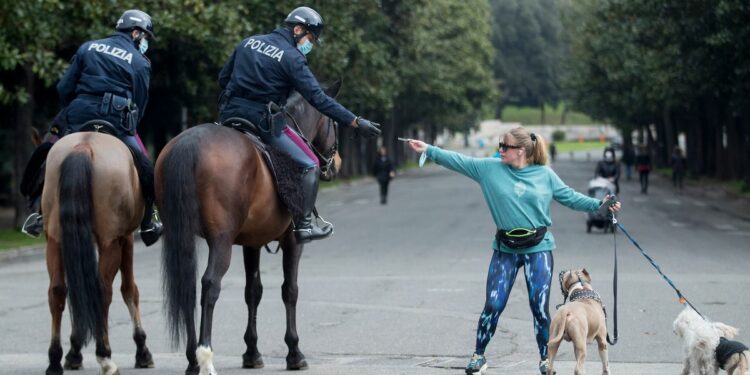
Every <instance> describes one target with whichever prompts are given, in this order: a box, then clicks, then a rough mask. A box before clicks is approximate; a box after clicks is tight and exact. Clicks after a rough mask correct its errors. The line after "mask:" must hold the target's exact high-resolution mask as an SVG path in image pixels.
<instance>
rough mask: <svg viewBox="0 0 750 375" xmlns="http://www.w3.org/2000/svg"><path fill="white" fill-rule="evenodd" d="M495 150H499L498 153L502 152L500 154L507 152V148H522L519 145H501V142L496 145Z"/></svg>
mask: <svg viewBox="0 0 750 375" xmlns="http://www.w3.org/2000/svg"><path fill="white" fill-rule="evenodd" d="M497 148H499V149H500V151H502V152H508V149H509V148H512V149H521V148H523V147H522V146H519V145H509V144H507V143H503V142H500V143H499V144H498V145H497Z"/></svg>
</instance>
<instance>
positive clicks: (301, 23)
mask: <svg viewBox="0 0 750 375" xmlns="http://www.w3.org/2000/svg"><path fill="white" fill-rule="evenodd" d="M284 22H285V27H281V28H278V29H276V30H274V31H273V32H272V33H270V34H264V35H254V36H251V37H249V38H246V39H244V40H242V41H241V42H240V44H239V45H238V46H237V48H236V49H235V50H234V52H233V53H232V56H231V57H230V59H229V61H228V62H227V63H226V65H224V68H223V69H222V70H221V72H220V73H219V85H220V86H221V88H222V90H223V91H222V95H221V99H220V101H219V112H220V117H221V121H222V122H224V121H225V120H226V119H229V118H231V117H241V118H244V119H247V120H249V121H250V122H252V123H253V124H256V125H261V126H263V125H262V124H263V122H264V121H265V119H266V118H267V117H265V116H267V114H268V103H269V102H274V103H279V104H283V103H285V102H286V100H287V97H288V96H289V94H290V92H291V91H292V90H296V91H297V92H299V93H300V94H301V95H302V97H303V98H305V100H307V101H308V102H309V103H310V104H311V105H312V106H313V107H315V108H316V109H317V110H318V111H320V112H321V113H323V114H324V115H326V116H328V117H330V118H332V119H333V120H334V121H336V122H338V123H339V124H350V125H351V126H352V127H353V128H357V129H358V132H359V134H362V135H363V136H365V137H368V138H369V137H375V136H378V135H379V134H380V129H379V127H380V125H379V124H377V123H374V122H371V121H369V120H366V119H364V118H362V117H357V116H355V115H354V114H352V113H351V112H350V111H349V110H347V109H346V108H344V106H342V105H341V104H339V103H338V102H336V101H335V100H334V99H333V98H331V97H329V96H328V95H326V94H325V92H323V90H322V89H321V87H320V84H319V83H318V81H317V79H316V78H315V76H314V75H313V73H312V72H311V71H310V68H309V66H308V65H307V59H306V58H305V55H307V54H308V53H309V52H310V51H311V50H312V49H313V45H314V44H315V43H317V41H318V39H319V38H320V34H321V33H322V32H323V26H324V25H323V18H322V17H321V16H320V14H318V12H316V11H315V10H313V9H311V8H308V7H299V8H297V9H294V10H293V11H292V12H291V13H289V15H288V16H287V17H286V20H285V21H284ZM261 138H262V139H263V141H264V142H265V143H267V144H270V145H273V146H274V147H276V148H279V149H281V150H283V151H284V152H286V153H288V154H289V155H290V156H291V157H292V158H293V159H294V160H295V161H296V162H297V163H298V164H300V165H301V166H303V167H304V172H303V173H304V174H303V177H302V184H303V187H302V188H303V189H302V190H303V192H304V195H305V199H304V215H302V216H299V217H296V218H295V219H294V226H295V230H294V233H295V237H296V239H297V242H298V243H306V242H310V241H312V240H317V239H322V238H325V237H328V236H329V235H330V234H331V233H332V232H333V226H332V225H328V226H326V227H324V228H319V227H317V226H313V220H312V210H313V207H314V205H315V198H316V196H317V193H318V182H319V179H320V168H319V167H318V163H317V160H314V159H313V158H312V157H311V156H308V155H314V154H313V153H312V151H311V150H310V149H309V147H307V145H306V144H305V143H304V141H302V139H301V138H300V136H299V135H298V134H297V133H295V132H294V131H293V130H292V128H291V127H289V126H288V125H284V127H283V129H282V130H281V131H276V132H274V131H268V132H261Z"/></svg>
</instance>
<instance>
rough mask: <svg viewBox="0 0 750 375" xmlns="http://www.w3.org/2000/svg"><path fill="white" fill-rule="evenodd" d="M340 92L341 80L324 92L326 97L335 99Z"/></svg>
mask: <svg viewBox="0 0 750 375" xmlns="http://www.w3.org/2000/svg"><path fill="white" fill-rule="evenodd" d="M339 90H341V80H340V79H337V80H336V81H335V82H333V83H332V84H330V85H329V86H328V87H326V89H325V90H323V91H325V93H326V95H328V96H330V97H332V98H335V97H336V95H338V94H339Z"/></svg>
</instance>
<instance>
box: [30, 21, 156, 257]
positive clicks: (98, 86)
mask: <svg viewBox="0 0 750 375" xmlns="http://www.w3.org/2000/svg"><path fill="white" fill-rule="evenodd" d="M115 29H116V32H115V33H114V34H112V35H111V36H109V37H107V38H104V39H99V40H93V41H88V42H86V43H84V44H83V45H81V47H79V48H78V51H77V52H76V54H75V55H74V56H73V59H72V60H71V62H70V66H69V67H68V70H67V71H66V72H65V75H64V76H63V77H62V79H61V80H60V82H59V83H58V84H57V91H58V93H59V95H60V101H61V102H62V105H63V107H64V109H63V112H62V114H61V115H59V116H58V117H60V116H62V117H63V119H62V120H60V119H56V121H55V125H53V129H52V130H51V133H53V134H54V133H58V134H59V135H60V136H64V135H66V134H71V133H75V132H78V131H80V130H81V128H82V126H83V125H84V124H85V123H86V122H88V121H90V120H105V121H107V122H109V123H110V124H112V125H114V128H115V129H114V130H115V134H114V135H115V136H116V137H118V138H119V139H120V140H122V141H123V142H124V143H125V144H126V145H127V146H128V147H129V148H131V150H133V151H134V152H133V156H134V159H135V164H136V169H137V170H138V174H139V179H140V180H141V187H142V190H143V193H144V200H145V203H146V212H145V215H144V219H143V221H142V222H141V238H142V239H143V241H144V243H146V245H151V244H153V243H154V242H156V240H157V239H158V238H159V235H160V234H161V229H162V228H161V223H159V222H152V216H153V195H154V193H153V165H152V163H151V161H149V160H148V156H147V154H146V150H144V149H143V148H142V147H141V145H140V144H139V142H138V140H137V139H136V137H135V131H136V127H137V125H138V123H139V122H140V120H141V117H142V115H143V112H144V110H145V109H146V103H147V102H148V86H149V79H150V76H151V62H150V61H149V60H148V59H147V58H146V56H145V53H146V51H147V50H148V41H149V39H153V38H154V27H153V24H152V22H151V17H150V16H149V15H148V14H146V13H145V12H142V11H140V10H136V9H132V10H127V11H125V12H124V13H123V14H122V16H121V17H120V18H119V19H118V20H117V25H116V27H115ZM60 123H63V124H64V126H66V128H65V129H59V126H60ZM40 147H41V146H40ZM46 150H47V151H49V147H47V148H46ZM32 159H34V158H32ZM36 159H39V158H36ZM43 159H46V155H44V158H43ZM43 159H42V160H43ZM30 167H31V166H27V169H28V168H30ZM36 167H37V168H38V167H39V166H36ZM29 198H30V199H36V198H37V197H29ZM42 223H43V221H42V217H41V215H40V214H37V213H34V214H32V215H31V216H30V217H29V219H27V220H26V223H25V224H24V228H23V230H24V232H26V233H28V234H30V235H37V236H38V235H39V234H40V233H41V232H42V230H43V224H42Z"/></svg>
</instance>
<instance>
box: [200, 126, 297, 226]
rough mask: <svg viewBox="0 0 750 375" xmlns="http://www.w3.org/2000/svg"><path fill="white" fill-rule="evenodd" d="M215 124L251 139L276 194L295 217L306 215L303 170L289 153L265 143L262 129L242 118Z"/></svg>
mask: <svg viewBox="0 0 750 375" xmlns="http://www.w3.org/2000/svg"><path fill="white" fill-rule="evenodd" d="M215 124H217V125H221V126H225V127H227V128H230V129H234V130H237V131H239V132H241V133H243V134H245V135H246V136H247V137H248V138H249V139H250V141H251V142H252V143H253V145H254V146H255V147H256V148H257V149H258V151H260V153H261V155H263V161H264V162H265V163H266V166H267V167H268V169H269V170H270V171H271V176H273V182H274V185H275V186H276V194H278V195H279V198H281V201H282V202H283V203H284V205H285V206H286V207H287V209H288V210H289V211H290V212H291V213H292V215H293V216H301V215H304V209H303V207H304V204H303V202H304V193H303V192H302V179H301V177H302V168H301V167H300V166H299V165H297V163H296V162H295V161H294V160H293V159H292V158H291V157H290V156H289V155H287V153H285V152H283V151H281V150H279V149H277V148H275V147H273V146H271V145H267V144H265V143H263V141H261V139H260V132H261V129H260V127H258V126H257V125H255V124H253V123H252V122H250V121H248V120H246V119H244V118H240V117H230V118H228V119H226V120H225V121H224V122H223V123H221V124H219V123H215Z"/></svg>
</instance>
